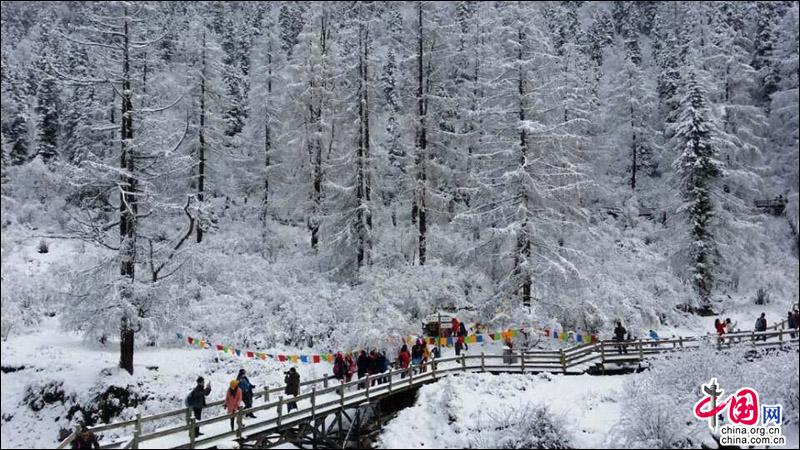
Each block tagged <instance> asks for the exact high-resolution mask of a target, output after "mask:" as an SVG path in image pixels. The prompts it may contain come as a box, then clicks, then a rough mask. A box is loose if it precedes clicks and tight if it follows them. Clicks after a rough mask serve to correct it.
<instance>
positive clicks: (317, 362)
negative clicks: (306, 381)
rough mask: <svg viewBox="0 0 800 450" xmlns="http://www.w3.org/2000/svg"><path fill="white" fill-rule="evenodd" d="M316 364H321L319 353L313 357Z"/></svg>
mask: <svg viewBox="0 0 800 450" xmlns="http://www.w3.org/2000/svg"><path fill="white" fill-rule="evenodd" d="M312 358H313V360H314V364H319V355H314V356H313V357H312Z"/></svg>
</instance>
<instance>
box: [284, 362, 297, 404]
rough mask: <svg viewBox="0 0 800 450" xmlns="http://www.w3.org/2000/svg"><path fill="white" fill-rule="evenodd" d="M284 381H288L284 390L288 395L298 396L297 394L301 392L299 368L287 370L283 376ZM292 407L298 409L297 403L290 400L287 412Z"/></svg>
mask: <svg viewBox="0 0 800 450" xmlns="http://www.w3.org/2000/svg"><path fill="white" fill-rule="evenodd" d="M283 382H284V383H286V389H284V391H283V392H285V393H286V395H293V396H295V397H297V395H298V394H300V374H299V373H297V370H295V368H294V367H292V368H291V369H289V371H288V372H286V374H285V376H284V377H283ZM292 409H297V403H295V402H289V403H288V404H287V405H286V412H289V411H291V410H292Z"/></svg>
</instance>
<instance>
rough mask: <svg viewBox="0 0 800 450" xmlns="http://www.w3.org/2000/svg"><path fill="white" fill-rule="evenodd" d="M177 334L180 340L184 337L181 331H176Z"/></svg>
mask: <svg viewBox="0 0 800 450" xmlns="http://www.w3.org/2000/svg"><path fill="white" fill-rule="evenodd" d="M175 334H176V335H177V336H178V340H181V339H183V335H182V334H180V333H175Z"/></svg>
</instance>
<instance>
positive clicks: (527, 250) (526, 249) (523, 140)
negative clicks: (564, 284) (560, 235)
mask: <svg viewBox="0 0 800 450" xmlns="http://www.w3.org/2000/svg"><path fill="white" fill-rule="evenodd" d="M517 39H518V48H519V49H518V53H517V62H518V64H517V66H518V80H517V90H518V94H519V121H520V124H522V123H523V122H524V121H525V73H524V71H523V68H522V61H523V55H522V51H523V45H524V44H525V34H524V32H523V31H522V29H521V28H520V29H519V31H518V33H517ZM519 151H520V160H519V164H520V168H521V169H522V170H525V166H526V165H527V158H528V155H527V152H528V135H527V131H525V127H522V126H521V127H520V131H519ZM521 196H522V205H523V207H524V210H525V217H524V218H523V219H522V224H521V226H520V234H519V237H518V238H517V256H516V258H515V265H516V267H515V271H516V272H517V274H518V275H520V276H522V304H523V305H525V306H530V304H531V277H530V274H529V273H528V270H527V269H526V268H525V267H527V265H528V264H529V263H530V256H531V240H530V236H529V235H528V213H529V211H530V210H529V207H530V205H529V204H528V201H529V200H528V192H527V190H526V189H525V188H524V187H523V188H522V192H521ZM523 263H525V264H524V266H525V267H523Z"/></svg>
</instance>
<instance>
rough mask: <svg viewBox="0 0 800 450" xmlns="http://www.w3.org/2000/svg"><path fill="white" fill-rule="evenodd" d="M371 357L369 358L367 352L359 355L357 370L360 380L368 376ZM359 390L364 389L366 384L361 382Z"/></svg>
mask: <svg viewBox="0 0 800 450" xmlns="http://www.w3.org/2000/svg"><path fill="white" fill-rule="evenodd" d="M369 364H370V363H369V357H368V356H367V352H366V351H364V350H361V353H359V354H358V358H357V359H356V369H357V374H358V379H359V380H360V379H362V378H364V377H365V376H366V375H367V372H368V370H369ZM358 388H359V389H363V388H364V383H363V382H361V383H359V384H358Z"/></svg>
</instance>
